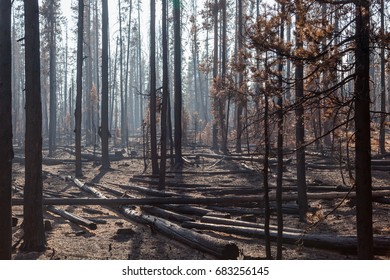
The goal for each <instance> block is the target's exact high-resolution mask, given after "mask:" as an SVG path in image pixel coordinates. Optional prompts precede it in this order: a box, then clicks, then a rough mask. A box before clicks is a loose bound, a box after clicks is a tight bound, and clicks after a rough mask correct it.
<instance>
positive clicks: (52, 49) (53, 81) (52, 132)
mask: <svg viewBox="0 0 390 280" xmlns="http://www.w3.org/2000/svg"><path fill="white" fill-rule="evenodd" d="M49 22H50V31H49V32H50V42H49V57H50V62H49V63H50V75H49V76H50V77H49V79H50V121H49V157H52V156H53V152H54V150H55V146H56V134H57V133H56V130H57V92H56V90H57V78H56V75H57V53H56V18H55V13H54V0H50V3H49Z"/></svg>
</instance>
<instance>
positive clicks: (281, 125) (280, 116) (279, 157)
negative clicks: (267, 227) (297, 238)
mask: <svg viewBox="0 0 390 280" xmlns="http://www.w3.org/2000/svg"><path fill="white" fill-rule="evenodd" d="M280 9H281V14H282V15H284V13H285V5H284V4H282V5H281V8H280ZM280 39H281V40H284V18H283V16H282V17H281V22H280ZM279 59H280V63H279V65H278V73H279V74H278V87H279V96H278V101H277V104H278V106H277V108H278V109H277V112H276V114H277V118H278V136H277V138H278V139H277V161H278V163H277V165H278V167H277V175H276V176H277V177H276V216H277V224H278V230H277V237H276V243H277V249H276V259H277V260H281V259H282V254H283V249H282V246H283V205H282V204H283V200H282V199H283V198H282V194H283V189H282V188H283V142H284V137H283V130H284V122H283V117H284V116H283V97H282V90H283V76H282V73H283V61H282V58H281V57H280V58H279Z"/></svg>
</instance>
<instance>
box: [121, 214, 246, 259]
mask: <svg viewBox="0 0 390 280" xmlns="http://www.w3.org/2000/svg"><path fill="white" fill-rule="evenodd" d="M123 209H124V213H126V216H127V217H129V218H130V219H135V221H139V220H143V222H144V223H147V224H151V225H152V226H153V228H154V229H155V230H157V231H159V232H161V233H163V234H165V235H166V236H168V237H171V238H173V239H175V240H177V241H180V242H182V243H184V244H186V245H188V246H190V247H192V248H195V249H197V250H201V251H204V252H207V253H209V254H212V255H214V256H215V257H217V258H218V259H237V258H238V256H239V250H238V247H237V245H236V244H234V243H232V242H226V241H223V240H220V239H218V238H215V237H211V236H208V235H206V234H201V233H198V232H196V231H193V230H189V229H186V228H182V227H180V226H178V225H177V224H174V223H171V222H169V221H167V220H164V219H161V218H158V217H153V216H150V215H144V214H140V213H136V212H135V211H134V210H131V209H129V208H126V207H124V208H123Z"/></svg>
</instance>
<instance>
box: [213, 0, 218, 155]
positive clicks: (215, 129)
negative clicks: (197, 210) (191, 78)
mask: <svg viewBox="0 0 390 280" xmlns="http://www.w3.org/2000/svg"><path fill="white" fill-rule="evenodd" d="M213 15H214V58H213V83H214V85H215V86H216V85H217V78H218V0H215V1H214V4H213ZM213 103H214V110H215V111H217V110H218V98H217V97H216V96H214V98H213ZM212 130H213V131H212V133H213V143H212V146H211V149H212V150H215V151H218V149H219V147H218V126H217V118H216V113H214V120H213V128H212Z"/></svg>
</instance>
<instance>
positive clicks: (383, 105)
mask: <svg viewBox="0 0 390 280" xmlns="http://www.w3.org/2000/svg"><path fill="white" fill-rule="evenodd" d="M380 32H381V34H382V35H384V34H385V1H384V0H381V31H380ZM380 57H381V121H380V133H379V151H380V153H381V154H385V153H386V133H385V122H386V75H385V73H386V67H385V66H386V65H385V63H386V57H385V45H384V44H383V45H382V46H381V54H380Z"/></svg>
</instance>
